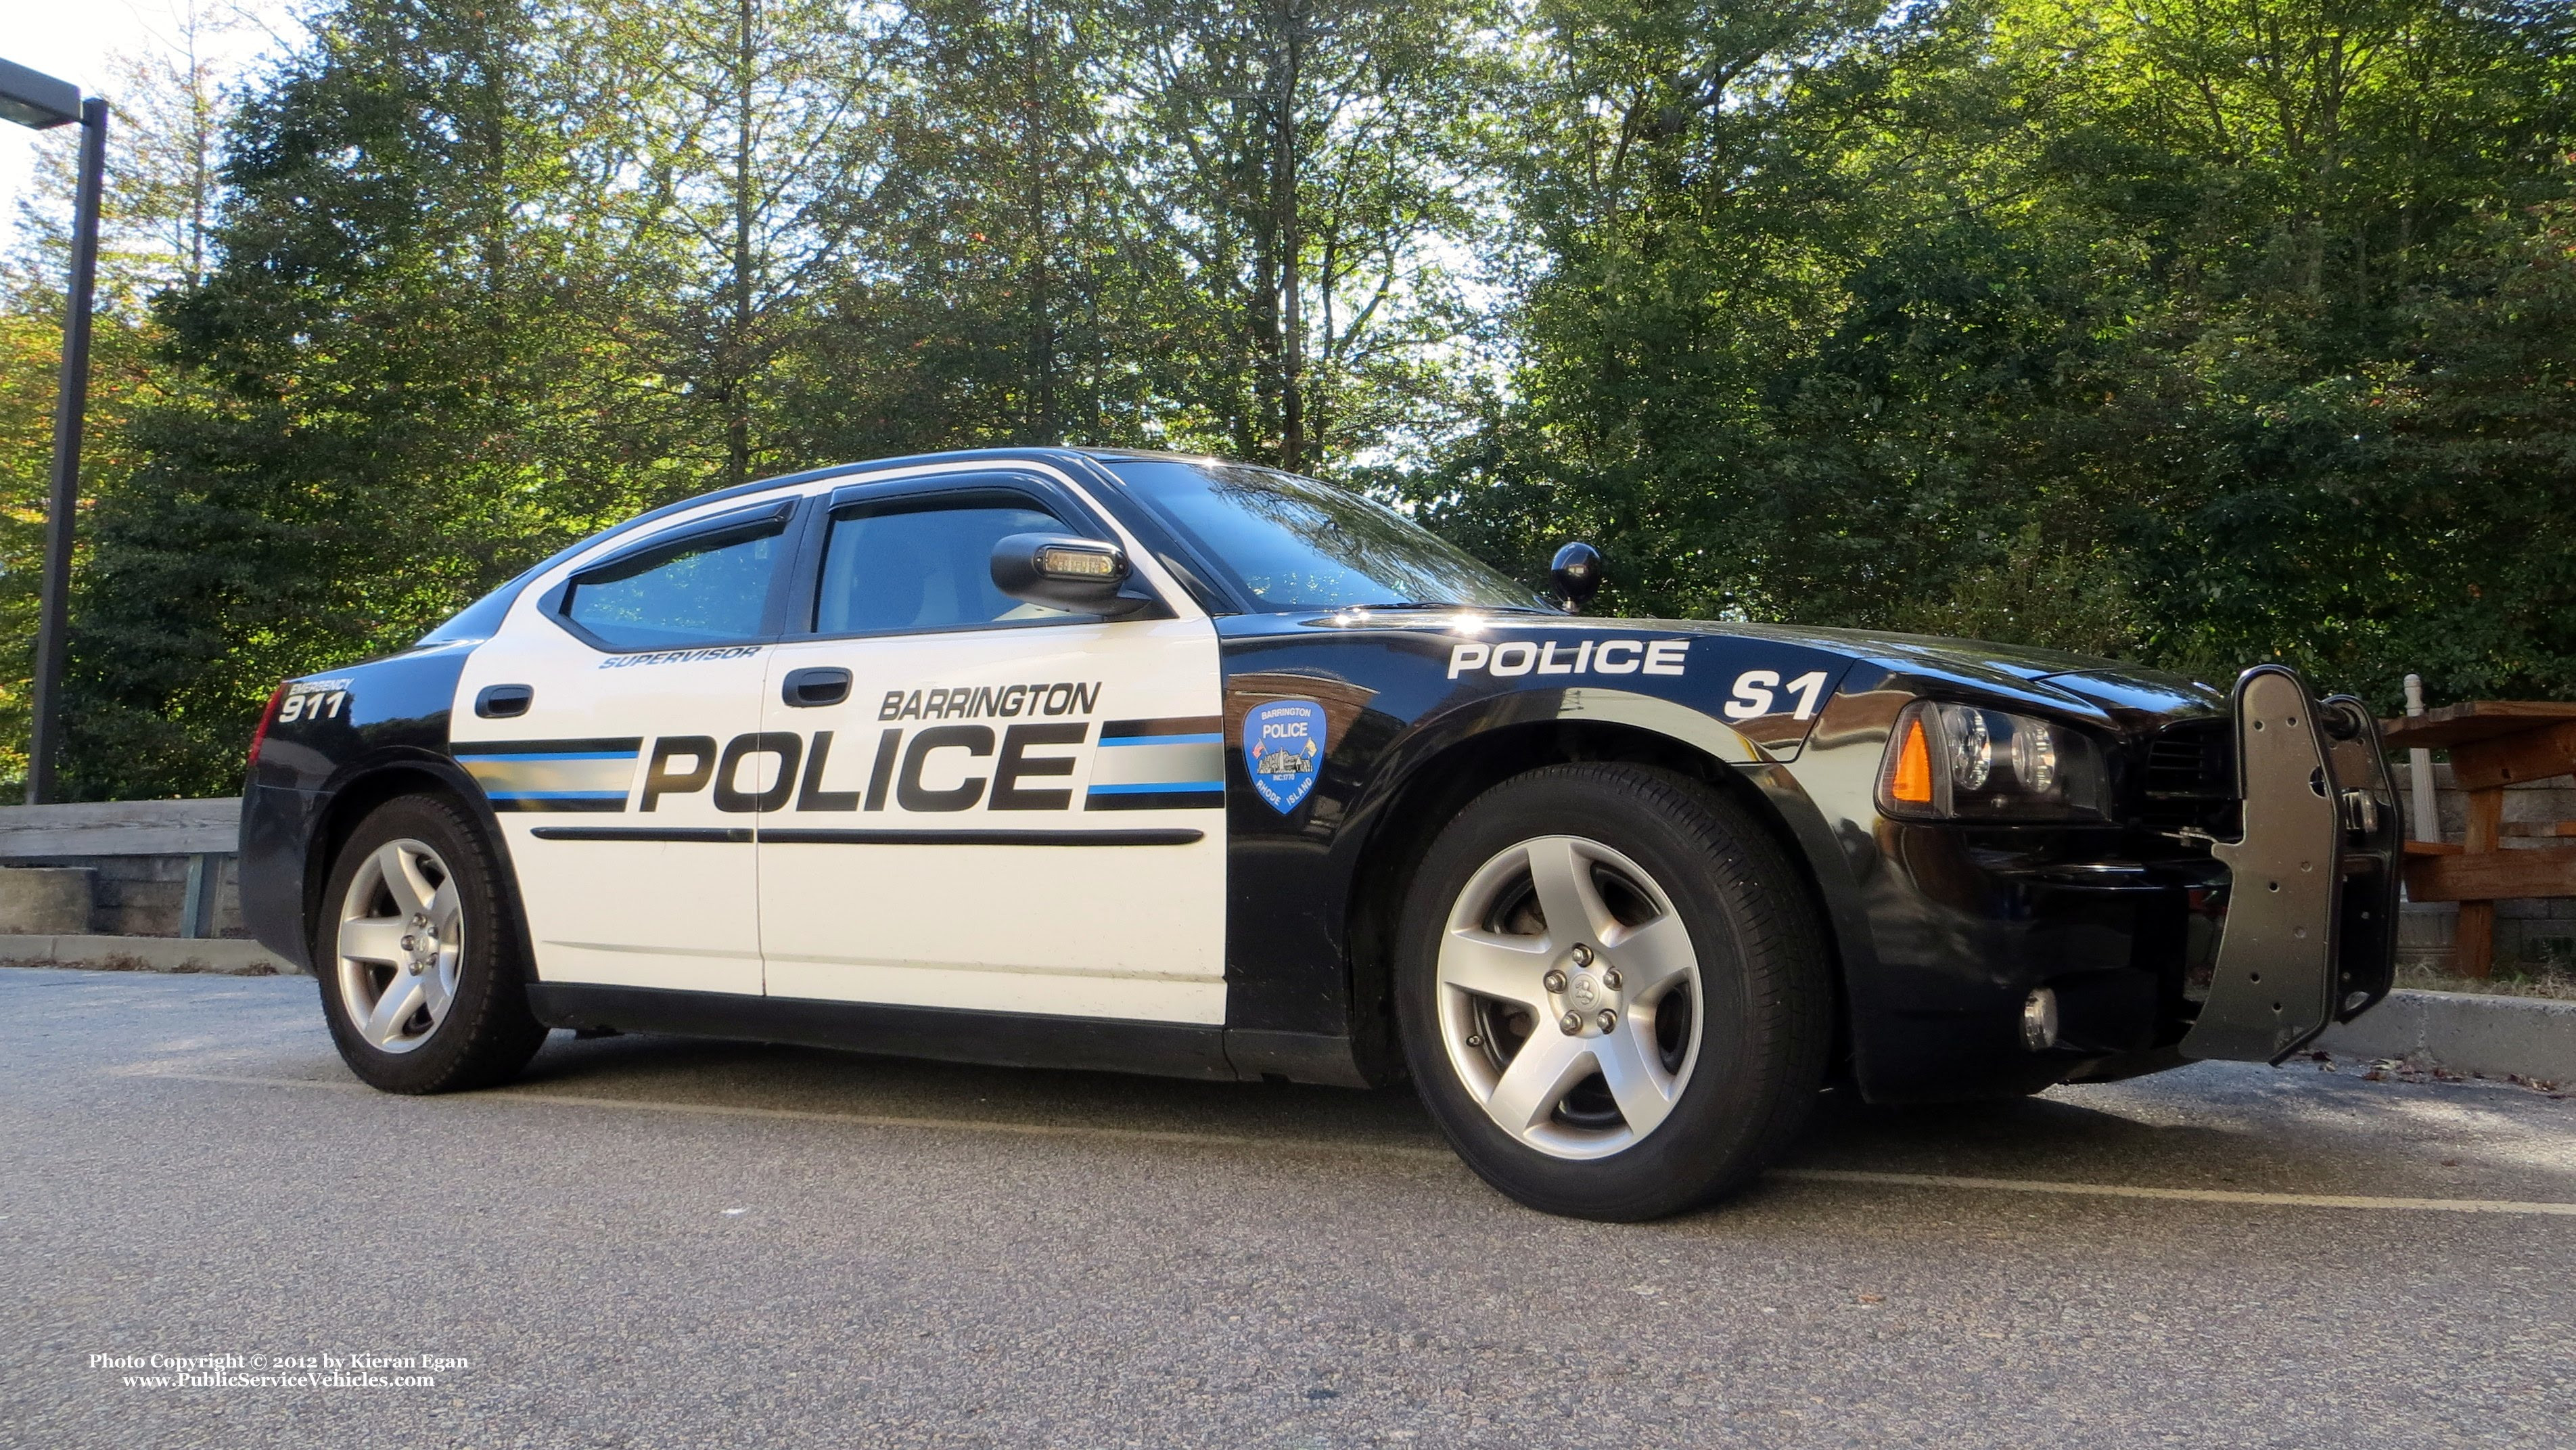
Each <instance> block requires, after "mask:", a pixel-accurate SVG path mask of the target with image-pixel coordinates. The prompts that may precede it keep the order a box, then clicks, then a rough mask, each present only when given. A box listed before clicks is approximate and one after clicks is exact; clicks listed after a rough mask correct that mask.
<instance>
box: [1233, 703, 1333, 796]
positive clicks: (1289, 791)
mask: <svg viewBox="0 0 2576 1450" xmlns="http://www.w3.org/2000/svg"><path fill="white" fill-rule="evenodd" d="M1243 763H1244V766H1245V768H1247V769H1249V770H1250V771H1251V772H1252V788H1253V790H1254V791H1256V792H1258V793H1259V794H1260V796H1261V798H1262V799H1263V800H1265V801H1268V802H1269V803H1270V808H1271V809H1272V810H1274V811H1277V812H1279V813H1280V814H1281V815H1283V816H1284V815H1286V814H1288V813H1289V812H1290V811H1293V810H1295V809H1297V806H1298V803H1299V802H1301V801H1303V800H1305V799H1306V797H1307V795H1308V794H1309V793H1310V792H1312V791H1313V790H1314V789H1315V776H1316V773H1317V772H1318V771H1319V770H1321V769H1322V767H1323V764H1324V707H1323V706H1321V705H1319V704H1317V703H1315V702H1314V701H1312V700H1273V701H1271V702H1269V703H1268V704H1265V705H1256V706H1254V707H1253V708H1252V709H1251V710H1250V711H1249V712H1247V713H1246V714H1245V715H1244V717H1243Z"/></svg>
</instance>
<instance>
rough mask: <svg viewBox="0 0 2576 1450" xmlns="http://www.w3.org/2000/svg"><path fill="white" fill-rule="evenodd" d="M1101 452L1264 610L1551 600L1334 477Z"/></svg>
mask: <svg viewBox="0 0 2576 1450" xmlns="http://www.w3.org/2000/svg"><path fill="white" fill-rule="evenodd" d="M1103 461H1104V462H1106V463H1107V464H1108V465H1109V468H1110V470H1111V471H1112V472H1114V473H1116V474H1117V475H1118V476H1119V477H1120V478H1121V479H1123V480H1125V482H1126V484H1127V488H1128V491H1129V492H1130V493H1132V494H1134V495H1135V496H1136V497H1137V498H1139V499H1141V500H1143V501H1144V503H1145V504H1146V505H1147V506H1149V507H1151V508H1152V509H1153V510H1154V511H1155V512H1156V513H1158V514H1160V515H1161V516H1162V518H1163V521H1164V522H1165V523H1167V524H1169V525H1171V527H1172V528H1173V529H1174V530H1176V531H1177V532H1179V533H1180V534H1181V535H1182V536H1183V537H1185V538H1187V539H1188V540H1189V541H1190V542H1191V543H1193V544H1195V545H1197V546H1198V549H1199V552H1200V553H1202V554H1204V555H1206V556H1207V557H1208V558H1209V559H1210V560H1212V561H1213V562H1215V563H1216V564H1217V565H1219V566H1220V567H1222V568H1223V569H1224V570H1225V571H1226V572H1227V573H1228V574H1229V575H1231V576H1232V580H1233V582H1234V584H1235V585H1236V587H1237V588H1239V589H1240V590H1241V591H1242V593H1243V594H1244V595H1245V596H1246V597H1247V598H1249V599H1251V600H1252V601H1253V604H1254V607H1256V608H1259V609H1263V610H1267V611H1270V612H1272V613H1280V612H1285V611H1289V610H1298V609H1339V608H1342V607H1345V606H1349V605H1380V606H1384V605H1397V604H1464V605H1472V606H1475V607H1477V608H1481V609H1538V608H1540V607H1542V606H1541V604H1540V601H1539V600H1538V598H1537V597H1536V596H1535V595H1533V594H1531V593H1530V591H1528V590H1526V589H1523V588H1522V587H1521V586H1519V585H1517V584H1514V583H1513V582H1512V581H1511V580H1509V579H1506V578H1504V577H1503V576H1502V575H1500V574H1497V573H1495V572H1494V571H1493V570H1491V569H1488V568H1486V567H1485V566H1484V565H1482V564H1479V563H1477V562H1476V561H1475V560H1474V559H1472V558H1470V557H1468V556H1467V554H1466V553H1465V552H1463V551H1461V550H1460V549H1458V548H1457V547H1456V546H1454V545H1452V544H1450V543H1449V542H1448V541H1446V540H1444V539H1442V538H1440V537H1439V536H1438V535H1436V534H1433V533H1432V532H1431V531H1429V530H1428V529H1425V528H1423V527H1422V526H1421V525H1420V524H1417V523H1415V522H1413V521H1412V520H1411V519H1408V518H1406V517H1404V516H1403V515H1402V514H1399V513H1397V512H1395V511H1394V510H1393V509H1389V508H1385V507H1382V506H1380V505H1378V504H1376V503H1373V502H1371V501H1369V500H1368V499H1365V498H1362V497H1360V496H1359V495H1357V494H1354V493H1348V492H1345V491H1344V490H1342V489H1338V488H1335V487H1333V486H1332V485H1331V484H1329V483H1318V482H1316V481H1315V480H1314V479H1311V478H1300V477H1298V476H1297V475H1295V474H1293V473H1281V472H1280V471H1278V470H1277V469H1274V468H1256V467H1253V466H1251V465H1249V464H1242V463H1194V462H1182V461H1180V460H1177V459H1133V458H1118V459H1105V460H1103Z"/></svg>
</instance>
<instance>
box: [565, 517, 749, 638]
mask: <svg viewBox="0 0 2576 1450" xmlns="http://www.w3.org/2000/svg"><path fill="white" fill-rule="evenodd" d="M781 543H782V537H781V534H780V532H779V530H777V529H775V528H772V529H770V530H769V531H767V532H765V533H762V534H760V535H758V536H756V537H752V538H745V537H743V536H742V535H741V534H739V533H733V534H718V535H712V536H708V537H705V538H702V539H699V540H694V541H693V540H682V541H680V542H678V543H675V544H672V545H670V546H668V547H666V548H659V549H647V550H645V551H643V552H640V553H637V554H633V555H630V556H628V557H627V558H624V559H620V560H617V561H615V562H613V563H610V564H607V565H604V566H602V567H600V568H598V569H594V570H591V571H590V572H588V573H585V574H582V575H580V576H578V577H576V578H575V579H574V580H573V584H572V589H571V592H570V593H569V594H568V595H567V596H566V597H565V599H564V602H563V613H564V618H566V619H567V620H570V621H571V622H572V623H574V624H576V625H579V626H580V627H581V628H582V629H584V630H587V631H588V632H589V633H590V634H591V635H592V636H593V637H594V638H596V639H597V640H599V641H600V642H602V643H604V644H606V645H607V646H608V647H609V648H611V649H619V650H641V649H686V648H690V647H693V646H697V645H709V644H724V643H727V642H730V641H734V640H743V639H751V638H754V637H756V636H758V635H759V634H761V632H762V630H761V617H762V614H763V612H764V611H765V609H766V607H767V605H768V602H769V583H770V578H771V576H772V575H773V574H774V573H775V572H776V571H777V567H778V555H779V552H780V545H781Z"/></svg>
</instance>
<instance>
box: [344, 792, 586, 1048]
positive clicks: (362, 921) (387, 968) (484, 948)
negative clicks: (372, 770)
mask: <svg viewBox="0 0 2576 1450" xmlns="http://www.w3.org/2000/svg"><path fill="white" fill-rule="evenodd" d="M322 910H323V916H322V920H321V922H320V923H319V926H320V929H319V930H318V931H316V932H315V933H314V937H315V940H314V944H313V945H314V951H313V963H314V967H315V972H314V975H315V976H316V977H318V978H320V980H321V985H322V1010H323V1015H324V1016H325V1017H326V1018H327V1019H328V1020H329V1022H330V1024H331V1039H332V1041H333V1043H334V1044H336V1045H337V1046H338V1047H339V1049H340V1057H341V1060H343V1061H345V1062H346V1063H348V1064H349V1070H350V1071H351V1072H354V1073H356V1074H357V1075H358V1077H359V1078H360V1079H361V1080H363V1081H365V1082H367V1083H368V1084H370V1085H372V1086H374V1087H379V1088H383V1089H384V1090H386V1091H387V1092H398V1093H434V1092H448V1091H452V1090H455V1089H459V1088H474V1087H488V1086H490V1085H492V1084H494V1083H499V1082H506V1081H508V1080H509V1079H510V1078H512V1077H515V1076H517V1075H518V1072H519V1069H521V1068H523V1067H525V1066H527V1063H528V1059H529V1058H530V1057H533V1056H534V1055H535V1054H536V1051H537V1048H538V1046H539V1045H540V1044H542V1043H543V1042H544V1041H545V1036H546V1029H545V1028H544V1027H543V1026H542V1025H540V1024H539V1023H538V1021H537V1020H536V1017H535V1015H534V1014H532V1013H531V1012H530V1011H529V1010H528V994H527V976H526V973H525V972H524V970H523V969H522V967H521V964H520V961H519V955H520V954H519V950H518V943H517V937H516V934H515V932H514V931H513V930H512V928H511V921H510V917H509V913H508V900H507V898H506V897H505V896H504V895H503V893H502V886H501V880H500V863H499V862H498V861H497V860H496V859H494V856H493V854H492V851H491V849H490V847H488V846H487V845H486V844H485V843H484V839H483V836H482V834H481V833H480V832H478V831H476V830H475V829H474V827H473V824H472V823H471V822H470V821H468V820H467V819H466V817H465V814H464V813H463V812H462V811H460V810H458V809H457V808H456V806H454V805H453V804H451V803H449V802H448V801H445V800H442V799H440V798H438V797H436V796H429V795H413V796H401V797H397V798H396V799H394V800H391V801H388V802H386V803H385V804H383V805H381V806H378V807H377V808H376V809H375V810H374V811H373V812H372V813H370V814H369V815H368V816H367V818H366V819H365V820H363V821H360V822H359V823H358V828H357V830H355V831H354V832H352V833H350V836H349V839H348V841H347V842H346V843H345V844H343V845H342V846H341V848H340V856H339V860H338V861H337V862H336V863H334V865H333V867H332V870H331V879H330V882H329V884H328V885H327V886H326V887H325V888H324V891H323V895H322Z"/></svg>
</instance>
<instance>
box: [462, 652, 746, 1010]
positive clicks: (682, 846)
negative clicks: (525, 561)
mask: <svg viewBox="0 0 2576 1450" xmlns="http://www.w3.org/2000/svg"><path fill="white" fill-rule="evenodd" d="M768 653H769V650H768V648H767V647H765V646H759V645H735V646H727V647H722V648H713V649H694V650H671V651H664V652H661V653H657V654H605V653H602V652H600V651H597V650H594V649H592V648H590V647H589V646H588V645H586V644H584V643H582V642H581V641H580V640H577V639H575V638H573V637H572V636H571V635H570V634H568V633H566V632H565V631H563V630H561V629H559V628H557V627H556V626H554V625H553V624H551V623H548V622H547V621H545V620H543V619H526V620H524V621H523V625H522V627H518V628H512V629H504V630H503V631H502V632H501V634H500V635H499V636H498V637H496V638H494V639H493V640H492V641H491V642H490V643H488V644H485V645H484V646H482V647H481V648H479V649H477V650H476V651H475V652H474V654H473V656H472V657H471V658H470V659H469V660H468V661H467V662H466V667H465V677H464V681H463V684H462V686H461V687H460V689H459V690H458V692H457V705H456V709H455V711H454V713H453V717H452V718H453V719H454V721H455V725H454V727H453V738H454V741H455V745H454V749H455V752H456V756H457V760H458V763H459V764H461V765H463V766H464V767H465V768H466V770H467V771H468V772H469V773H471V774H472V775H473V776H474V777H475V779H476V780H478V781H480V782H481V783H482V785H483V788H484V792H485V794H486V795H488V796H489V797H490V798H491V801H492V805H493V808H494V810H495V812H496V813H497V814H498V816H499V819H500V822H501V830H502V834H503V835H504V837H506V839H507V841H508V845H509V850H510V858H511V861H512V863H513V864H514V865H515V866H516V867H517V871H518V877H519V898H520V900H521V901H522V902H523V903H525V906H526V910H527V916H528V934H529V937H530V940H531V941H532V943H533V944H534V946H535V949H536V958H537V961H536V967H537V975H538V976H539V977H540V978H541V979H543V980H546V981H550V982H553V981H561V982H593V983H601V984H606V985H614V986H624V987H668V988H678V989H684V990H694V991H702V992H743V993H757V992H759V991H760V923H759V916H758V912H757V908H756V892H755V888H754V883H755V879H756V876H755V873H756V872H757V870H758V858H757V854H756V852H755V849H754V847H753V845H752V841H751V829H750V827H751V820H752V818H751V816H750V815H748V814H743V813H728V812H724V811H719V810H718V809H716V805H715V793H714V792H713V791H712V790H709V789H706V788H705V786H704V783H703V782H701V784H700V786H699V787H698V788H695V789H689V790H675V789H670V788H669V787H671V786H674V785H678V784H680V783H682V782H685V781H686V780H687V779H689V778H690V777H691V776H692V775H702V774H712V772H713V770H714V767H715V766H716V764H717V762H716V760H714V759H704V760H700V759H697V758H696V757H695V756H694V755H692V754H688V753H684V752H683V751H682V750H681V748H680V747H679V745H678V743H677V742H680V741H683V740H687V739H689V738H691V737H697V738H699V739H701V740H706V741H712V742H713V748H714V749H717V750H721V749H722V747H723V745H724V744H725V742H727V741H729V740H731V739H733V738H734V737H735V736H738V735H743V734H747V733H749V732H751V731H753V730H755V729H757V728H758V727H759V715H760V691H761V686H762V683H763V680H764V672H765V670H766V668H767V665H768V661H767V659H766V656H767V654H768ZM495 684H522V685H530V686H533V687H534V688H535V691H536V698H535V700H534V701H533V702H532V703H531V704H530V706H529V709H528V713H526V714H525V715H522V716H519V717H517V718H515V719H509V720H484V719H479V718H477V717H476V716H475V714H474V710H473V701H474V699H475V696H476V695H477V694H478V693H479V692H480V691H481V690H482V688H483V687H484V686H486V685H495ZM657 743H658V744H659V746H660V750H659V752H658V753H659V755H660V757H661V759H660V772H661V776H662V780H661V785H662V786H663V787H664V788H662V789H658V790H648V788H647V787H648V785H649V784H651V783H652V780H651V778H652V776H653V773H654V766H655V760H656V755H657V750H656V746H657ZM744 775H745V783H746V784H748V783H749V777H750V771H749V770H748V769H746V771H745V772H744ZM648 804H649V806H650V809H649V810H648V809H646V808H645V807H646V806H647V805H648ZM639 831H641V832H650V833H652V834H654V835H658V836H660V837H662V839H649V838H648V839H638V838H637V837H636V836H635V835H634V834H633V833H636V832H639ZM585 835H592V836H607V835H614V836H617V837H620V838H619V839H583V837H584V836H585Z"/></svg>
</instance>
